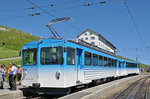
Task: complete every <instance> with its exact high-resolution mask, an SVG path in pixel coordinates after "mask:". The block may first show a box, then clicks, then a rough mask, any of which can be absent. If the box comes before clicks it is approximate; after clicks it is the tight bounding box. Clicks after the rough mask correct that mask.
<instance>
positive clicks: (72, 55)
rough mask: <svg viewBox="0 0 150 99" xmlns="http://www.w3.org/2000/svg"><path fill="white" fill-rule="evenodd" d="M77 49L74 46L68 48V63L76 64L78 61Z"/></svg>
mask: <svg viewBox="0 0 150 99" xmlns="http://www.w3.org/2000/svg"><path fill="white" fill-rule="evenodd" d="M75 52H76V50H75V49H74V48H70V47H68V48H67V64H68V65H75V63H76V53H75Z"/></svg>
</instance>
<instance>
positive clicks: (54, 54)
mask: <svg viewBox="0 0 150 99" xmlns="http://www.w3.org/2000/svg"><path fill="white" fill-rule="evenodd" d="M40 62H41V64H42V65H47V64H63V48H62V47H44V48H41V61H40Z"/></svg>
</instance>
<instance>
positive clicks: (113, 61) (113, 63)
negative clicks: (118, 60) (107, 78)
mask: <svg viewBox="0 0 150 99" xmlns="http://www.w3.org/2000/svg"><path fill="white" fill-rule="evenodd" d="M111 62H112V63H111V64H112V67H115V60H114V59H112V61H111Z"/></svg>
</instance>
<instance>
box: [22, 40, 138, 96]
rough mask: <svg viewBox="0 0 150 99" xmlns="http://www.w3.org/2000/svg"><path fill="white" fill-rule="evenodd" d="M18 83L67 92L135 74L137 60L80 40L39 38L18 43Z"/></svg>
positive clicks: (45, 91)
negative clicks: (20, 50) (126, 58)
mask: <svg viewBox="0 0 150 99" xmlns="http://www.w3.org/2000/svg"><path fill="white" fill-rule="evenodd" d="M22 71H23V72H22V75H23V76H22V85H23V86H25V87H28V88H30V89H31V90H33V91H34V92H38V93H41V94H68V93H69V92H70V90H71V89H72V88H75V87H79V86H87V85H89V84H92V83H97V82H103V81H104V80H111V79H115V78H120V77H123V76H128V75H134V74H138V73H139V63H138V62H134V61H129V60H124V59H119V58H117V57H116V56H114V55H112V54H111V53H109V52H107V51H104V50H102V49H100V48H98V47H96V46H94V45H92V44H88V43H86V42H84V41H82V40H79V39H78V40H60V39H40V40H36V41H33V42H29V43H27V44H25V45H23V46H22Z"/></svg>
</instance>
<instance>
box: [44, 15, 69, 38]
mask: <svg viewBox="0 0 150 99" xmlns="http://www.w3.org/2000/svg"><path fill="white" fill-rule="evenodd" d="M70 19H71V18H70V17H63V18H57V19H53V20H51V21H50V22H49V23H48V24H46V27H48V29H49V30H50V31H51V33H52V34H53V36H54V37H53V38H55V39H62V38H61V37H60V35H59V34H58V33H57V32H56V31H55V29H54V28H53V27H52V25H54V24H56V23H59V22H64V21H68V20H70Z"/></svg>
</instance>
